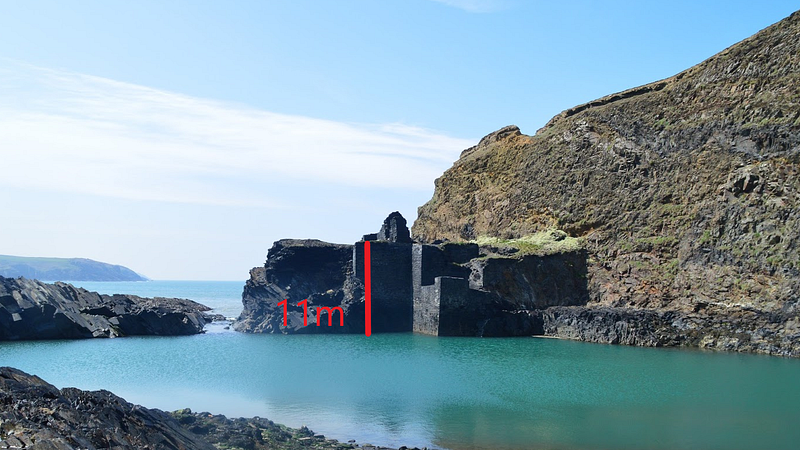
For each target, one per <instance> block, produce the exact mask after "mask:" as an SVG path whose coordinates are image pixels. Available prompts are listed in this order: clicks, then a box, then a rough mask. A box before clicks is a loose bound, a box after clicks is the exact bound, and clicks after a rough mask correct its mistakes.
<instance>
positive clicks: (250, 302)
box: [234, 239, 364, 333]
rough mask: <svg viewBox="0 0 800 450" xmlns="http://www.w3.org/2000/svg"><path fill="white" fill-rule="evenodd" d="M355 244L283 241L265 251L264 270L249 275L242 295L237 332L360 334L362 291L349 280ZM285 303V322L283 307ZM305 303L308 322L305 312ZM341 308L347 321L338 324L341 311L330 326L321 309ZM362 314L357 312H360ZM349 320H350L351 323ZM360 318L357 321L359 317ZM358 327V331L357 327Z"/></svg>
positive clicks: (251, 272) (258, 268)
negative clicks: (317, 324)
mask: <svg viewBox="0 0 800 450" xmlns="http://www.w3.org/2000/svg"><path fill="white" fill-rule="evenodd" d="M352 260H353V246H352V245H342V244H331V243H327V242H322V241H319V240H316V239H305V240H303V239H283V240H280V241H277V242H275V244H273V246H272V248H270V249H269V252H268V253H267V262H266V264H265V265H264V267H256V268H254V269H253V270H251V271H250V279H249V280H248V281H247V283H246V284H245V288H244V292H243V294H242V303H243V306H244V308H243V310H242V314H241V315H240V316H239V319H238V320H237V321H236V324H235V325H234V327H235V329H236V330H238V331H244V332H251V333H342V332H359V331H363V326H364V319H363V316H364V309H363V308H364V306H363V287H362V286H361V285H359V286H356V284H357V283H355V281H354V280H353V279H352V278H353V277H352V269H353V267H352V266H353V264H352ZM283 300H287V305H286V312H287V314H286V323H287V326H285V327H284V326H283V321H284V311H283V306H278V303H279V302H281V301H283ZM303 300H307V301H308V304H307V309H305V313H306V322H305V323H307V324H308V326H306V325H304V319H303V317H304V308H303V307H302V306H300V305H299V303H300V302H301V301H303ZM337 306H338V307H342V308H343V312H344V315H345V316H347V317H348V320H347V321H345V325H344V326H340V325H339V323H340V322H339V313H338V312H336V313H335V317H333V318H332V322H333V323H334V325H333V326H328V313H327V312H324V311H323V313H322V314H321V315H320V323H321V325H320V326H316V319H317V317H316V312H317V308H319V307H337ZM359 312H360V314H359ZM351 317H352V320H349V319H350V318H351ZM359 317H360V319H359ZM359 326H360V327H361V328H360V330H359V328H358V327H359Z"/></svg>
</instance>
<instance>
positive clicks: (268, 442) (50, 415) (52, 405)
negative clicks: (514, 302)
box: [0, 367, 391, 450]
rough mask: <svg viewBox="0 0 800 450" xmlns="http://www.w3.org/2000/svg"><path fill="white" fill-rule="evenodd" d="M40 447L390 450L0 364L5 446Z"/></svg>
mask: <svg viewBox="0 0 800 450" xmlns="http://www.w3.org/2000/svg"><path fill="white" fill-rule="evenodd" d="M7 448H19V449H34V450H76V449H82V450H96V449H116V450H143V449H150V450H215V449H221V448H223V449H242V450H245V449H247V450H267V449H286V450H294V449H318V450H345V449H356V448H363V449H370V450H391V449H387V448H384V447H373V446H371V445H365V446H363V447H361V446H358V445H355V444H353V443H340V442H338V441H336V440H332V439H326V438H325V436H322V435H317V434H314V433H313V432H312V431H311V430H309V429H308V428H306V427H302V428H300V429H292V428H288V427H285V426H282V425H278V424H275V423H274V422H272V421H270V420H267V419H262V418H257V417H256V418H252V419H228V418H227V417H225V416H220V415H212V414H209V413H207V412H203V413H193V412H192V411H190V410H188V409H184V410H179V411H175V412H173V413H167V412H164V411H161V410H158V409H149V408H145V407H143V406H139V405H134V404H131V403H128V402H127V401H125V399H123V398H120V397H117V396H116V395H114V394H112V393H111V392H108V391H83V390H80V389H75V388H64V389H58V388H56V387H55V386H53V385H51V384H49V383H47V382H45V381H44V380H42V379H41V378H39V377H37V376H33V375H29V374H27V373H25V372H22V371H20V370H17V369H13V368H10V367H0V449H7Z"/></svg>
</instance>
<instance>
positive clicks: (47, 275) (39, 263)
mask: <svg viewBox="0 0 800 450" xmlns="http://www.w3.org/2000/svg"><path fill="white" fill-rule="evenodd" d="M0 276H2V277H6V278H17V277H25V278H33V279H36V280H45V281H147V278H145V277H143V276H142V275H139V274H138V273H136V272H134V271H133V270H131V269H129V268H127V267H125V266H120V265H116V264H108V263H104V262H100V261H94V260H91V259H86V258H39V257H27V256H10V255H0Z"/></svg>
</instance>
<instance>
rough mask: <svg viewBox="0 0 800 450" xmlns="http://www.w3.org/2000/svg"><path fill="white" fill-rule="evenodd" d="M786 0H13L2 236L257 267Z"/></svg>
mask: <svg viewBox="0 0 800 450" xmlns="http://www.w3.org/2000/svg"><path fill="white" fill-rule="evenodd" d="M792 3H793V2H788V1H773V2H751V1H747V2H738V1H725V2H712V1H708V2H698V1H671V2H633V1H613V0H611V1H569V0H564V1H558V2H555V1H553V2H544V1H523V0H370V1H367V0H363V1H351V0H337V1H322V0H318V1H309V0H292V1H280V2H278V1H268V0H261V1H199V0H195V1H178V0H169V1H164V0H157V1H149V0H137V1H135V2H128V1H118V0H100V1H93V0H81V1H72V2H64V1H40V0H26V1H24V2H20V1H13V0H0V202H2V203H1V204H0V254H10V255H19V256H48V257H83V258H90V259H95V260H99V261H104V262H109V263H113V264H121V265H125V266H127V267H129V268H131V269H133V270H135V271H137V272H139V273H142V274H144V275H146V276H148V277H150V278H152V279H163V280H242V281H244V280H245V279H247V277H248V271H249V269H250V268H252V267H255V266H260V265H263V264H264V261H265V258H266V253H267V250H268V249H269V248H270V246H271V245H272V243H273V242H274V241H276V240H278V239H281V238H317V239H322V240H325V241H329V242H339V243H352V242H355V241H357V240H358V239H360V237H361V236H362V235H363V234H366V233H370V232H376V231H378V229H379V228H380V224H381V222H382V221H383V219H384V218H385V217H386V216H387V215H388V214H389V213H390V212H392V211H396V210H397V211H400V212H401V213H402V214H403V215H404V216H405V217H406V219H408V221H409V225H411V223H412V222H413V220H414V219H415V218H416V208H417V207H418V206H420V205H422V204H423V203H425V202H426V201H428V200H429V199H430V198H431V196H432V194H433V182H434V180H435V179H436V177H438V176H440V175H441V173H442V172H443V171H444V170H446V169H447V168H448V167H450V166H451V165H452V163H453V162H454V161H455V160H456V159H457V158H458V156H459V154H460V152H461V151H462V150H464V149H466V148H468V147H470V146H472V145H475V144H476V143H477V142H478V140H480V138H481V137H482V136H484V135H486V134H488V133H491V132H492V131H495V130H497V129H499V128H502V127H504V126H506V125H511V124H515V125H518V126H519V127H520V128H521V129H522V132H523V133H526V134H530V135H532V134H534V133H535V132H536V130H537V129H539V128H541V127H542V126H543V125H544V124H545V123H546V122H547V121H548V120H549V119H550V118H551V117H552V116H554V115H556V114H558V113H559V112H561V111H563V110H565V109H567V108H570V107H572V106H575V105H577V104H581V103H585V102H588V101H590V100H593V99H595V98H598V97H601V96H604V95H607V94H611V93H614V92H618V91H621V90H624V89H627V88H631V87H634V86H639V85H642V84H646V83H649V82H652V81H656V80H659V79H662V78H666V77H669V76H672V75H674V74H676V73H678V72H680V71H682V70H684V69H686V68H689V67H691V66H692V65H694V64H697V63H699V62H701V61H703V60H705V59H706V58H708V57H710V56H712V55H714V54H715V53H717V52H719V51H722V50H723V49H725V48H726V47H729V46H730V45H733V44H734V43H736V42H738V41H740V40H742V39H744V38H746V37H748V36H750V35H752V34H754V33H756V32H757V31H759V30H760V29H763V28H765V27H767V26H769V25H771V24H772V23H774V22H777V21H779V20H781V19H783V18H784V17H786V16H788V15H789V14H791V13H792V12H793V11H794V10H795V9H796V8H797V5H796V4H792Z"/></svg>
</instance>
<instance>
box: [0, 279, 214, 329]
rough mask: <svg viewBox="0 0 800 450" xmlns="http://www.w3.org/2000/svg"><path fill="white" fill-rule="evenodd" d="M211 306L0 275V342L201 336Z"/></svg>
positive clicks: (181, 300) (209, 318) (208, 317)
mask: <svg viewBox="0 0 800 450" xmlns="http://www.w3.org/2000/svg"><path fill="white" fill-rule="evenodd" d="M208 310H209V308H208V307H206V306H203V305H201V304H199V303H195V302H193V301H191V300H184V299H174V298H159V297H157V298H142V297H138V296H135V295H100V294H98V293H96V292H90V291H87V290H85V289H81V288H76V287H74V286H72V285H70V284H66V283H55V284H49V283H42V282H41V281H37V280H27V279H25V278H14V279H12V278H3V277H0V340H27V339H83V338H92V337H117V336H133V335H160V336H173V335H187V334H197V333H201V332H202V331H203V327H204V326H205V324H206V322H208V321H210V320H211V317H210V316H208V315H206V314H205V311H208Z"/></svg>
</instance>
